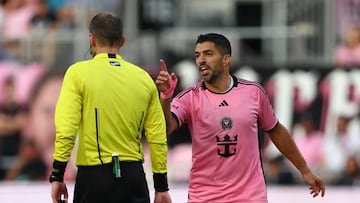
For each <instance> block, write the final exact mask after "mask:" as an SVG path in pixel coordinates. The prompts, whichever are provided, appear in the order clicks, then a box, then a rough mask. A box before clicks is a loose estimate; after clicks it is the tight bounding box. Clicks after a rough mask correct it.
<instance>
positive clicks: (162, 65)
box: [160, 59, 167, 72]
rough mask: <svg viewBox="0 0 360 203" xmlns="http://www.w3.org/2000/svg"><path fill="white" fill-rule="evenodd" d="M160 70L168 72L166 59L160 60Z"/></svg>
mask: <svg viewBox="0 0 360 203" xmlns="http://www.w3.org/2000/svg"><path fill="white" fill-rule="evenodd" d="M160 70H162V71H166V72H167V67H166V63H165V61H164V59H160Z"/></svg>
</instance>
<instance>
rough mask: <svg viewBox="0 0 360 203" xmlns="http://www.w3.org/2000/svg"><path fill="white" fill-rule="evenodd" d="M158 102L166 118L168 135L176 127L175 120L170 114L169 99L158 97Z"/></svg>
mask: <svg viewBox="0 0 360 203" xmlns="http://www.w3.org/2000/svg"><path fill="white" fill-rule="evenodd" d="M160 102H161V107H162V109H163V111H164V115H165V119H166V134H167V135H170V134H171V133H172V132H174V130H176V129H177V121H176V120H175V118H174V117H173V116H172V114H171V108H170V104H171V99H162V98H160Z"/></svg>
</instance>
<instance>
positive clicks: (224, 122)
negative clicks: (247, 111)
mask: <svg viewBox="0 0 360 203" xmlns="http://www.w3.org/2000/svg"><path fill="white" fill-rule="evenodd" d="M220 125H221V128H222V129H224V130H230V129H231V128H232V126H233V121H232V119H231V118H230V117H224V118H222V119H221V120H220Z"/></svg>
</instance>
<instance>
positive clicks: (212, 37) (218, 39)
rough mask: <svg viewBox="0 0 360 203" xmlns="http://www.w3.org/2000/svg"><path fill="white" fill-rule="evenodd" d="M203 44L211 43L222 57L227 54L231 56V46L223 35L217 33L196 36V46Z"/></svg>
mask: <svg viewBox="0 0 360 203" xmlns="http://www.w3.org/2000/svg"><path fill="white" fill-rule="evenodd" d="M203 42H212V43H214V44H215V46H216V47H217V48H219V49H220V51H221V53H222V54H223V55H225V54H229V55H230V56H231V44H230V42H229V40H228V39H227V38H226V37H225V36H224V35H221V34H217V33H208V34H201V35H199V36H198V38H197V40H196V44H198V43H203Z"/></svg>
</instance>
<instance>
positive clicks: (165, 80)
mask: <svg viewBox="0 0 360 203" xmlns="http://www.w3.org/2000/svg"><path fill="white" fill-rule="evenodd" d="M155 83H156V85H157V87H158V88H159V91H160V97H161V98H163V99H168V98H171V97H172V96H173V94H174V90H175V87H176V85H177V77H176V75H175V73H171V74H169V72H168V70H167V67H166V63H165V61H164V60H163V59H160V72H159V75H158V77H157V78H156V81H155Z"/></svg>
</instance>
